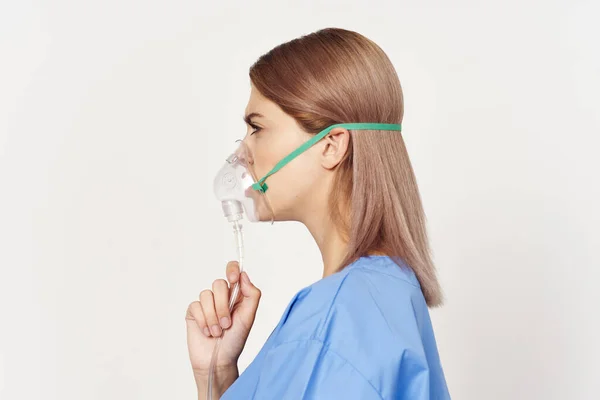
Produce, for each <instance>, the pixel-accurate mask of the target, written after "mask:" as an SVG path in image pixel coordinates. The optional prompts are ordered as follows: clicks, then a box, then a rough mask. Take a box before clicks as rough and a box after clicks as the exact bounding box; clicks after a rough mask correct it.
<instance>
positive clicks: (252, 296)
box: [240, 271, 262, 320]
mask: <svg viewBox="0 0 600 400" xmlns="http://www.w3.org/2000/svg"><path fill="white" fill-rule="evenodd" d="M240 275H241V276H240V292H241V294H242V296H244V299H243V302H242V303H243V307H244V308H245V309H246V312H250V313H251V314H255V313H256V309H257V308H258V302H259V301H260V296H261V294H262V293H261V291H260V289H259V288H257V287H256V286H254V284H253V283H252V282H251V281H250V278H249V277H248V274H247V273H246V271H244V272H242V273H241V274H240ZM246 307H248V308H246ZM252 319H253V320H254V315H252Z"/></svg>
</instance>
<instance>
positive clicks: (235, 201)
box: [213, 140, 275, 222]
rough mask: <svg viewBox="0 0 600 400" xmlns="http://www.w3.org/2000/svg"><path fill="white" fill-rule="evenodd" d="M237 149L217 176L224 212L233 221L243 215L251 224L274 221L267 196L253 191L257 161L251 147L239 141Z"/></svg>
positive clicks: (215, 189) (215, 183)
mask: <svg viewBox="0 0 600 400" xmlns="http://www.w3.org/2000/svg"><path fill="white" fill-rule="evenodd" d="M236 143H237V144H238V147H237V149H236V150H235V152H233V153H232V154H231V155H230V156H229V157H227V159H226V160H225V165H223V167H222V168H221V169H220V170H219V172H218V173H217V175H216V176H215V180H214V184H213V188H214V192H215V195H216V196H217V199H218V200H219V201H221V202H222V205H223V212H224V213H225V216H226V217H227V218H228V219H230V220H233V219H239V218H241V214H242V211H243V213H244V214H245V215H246V218H247V219H248V221H251V222H258V221H271V222H272V221H273V220H274V219H275V217H274V213H273V208H272V207H271V204H270V203H269V199H268V198H267V196H266V194H264V193H260V192H259V191H256V190H254V189H252V185H254V184H255V183H256V182H257V181H256V175H255V174H254V171H253V165H254V158H253V157H252V153H251V152H250V149H249V148H248V146H247V145H246V144H245V143H244V142H243V141H242V140H238V141H237V142H236Z"/></svg>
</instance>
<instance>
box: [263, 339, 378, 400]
mask: <svg viewBox="0 0 600 400" xmlns="http://www.w3.org/2000/svg"><path fill="white" fill-rule="evenodd" d="M253 398H254V399H261V400H271V399H273V400H275V399H277V400H309V399H314V400H319V399H347V400H353V399H357V400H358V399H361V400H371V399H373V400H382V397H381V395H380V394H379V393H378V392H377V390H376V389H375V388H374V387H373V385H372V384H371V383H370V382H369V381H368V380H367V379H366V378H365V377H364V376H363V375H361V373H360V372H359V371H358V370H357V369H356V368H355V367H354V366H353V365H351V364H350V363H349V362H348V361H346V360H345V359H344V358H342V357H341V356H340V355H338V354H337V353H335V352H333V351H332V350H329V349H328V348H327V346H325V345H324V343H323V342H321V341H319V340H299V341H293V342H288V343H283V344H279V345H278V346H276V347H275V348H273V349H271V350H270V351H269V352H268V353H267V354H266V357H265V359H264V363H263V368H262V369H261V371H260V375H259V378H258V385H257V388H256V392H255V394H254V396H253Z"/></svg>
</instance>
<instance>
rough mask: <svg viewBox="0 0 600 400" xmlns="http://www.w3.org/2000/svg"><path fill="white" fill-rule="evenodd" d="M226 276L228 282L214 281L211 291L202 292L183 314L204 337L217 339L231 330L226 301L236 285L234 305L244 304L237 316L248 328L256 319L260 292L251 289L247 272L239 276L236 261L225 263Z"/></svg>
mask: <svg viewBox="0 0 600 400" xmlns="http://www.w3.org/2000/svg"><path fill="white" fill-rule="evenodd" d="M226 275H227V281H226V280H224V279H217V280H215V281H214V282H213V285H212V290H210V289H206V290H203V291H202V292H201V293H200V296H199V298H200V301H195V302H192V303H191V304H190V305H189V307H188V311H187V313H186V319H187V320H191V319H193V320H195V321H196V324H197V325H198V327H199V328H200V330H201V331H202V333H203V334H204V335H205V336H207V337H211V336H212V337H220V336H221V334H222V332H223V329H228V328H229V327H231V325H232V318H231V312H230V311H229V301H230V296H231V293H232V292H233V288H234V286H235V285H236V283H237V284H239V286H240V287H239V290H240V295H238V299H237V301H236V307H237V304H240V303H243V304H241V305H242V308H243V310H240V311H241V314H240V316H241V317H242V319H243V320H244V324H245V325H247V326H251V325H252V323H253V322H254V318H255V316H256V309H257V308H258V302H259V301H260V297H261V291H260V289H258V288H257V287H256V286H254V284H253V283H252V282H251V281H250V279H249V277H248V274H247V273H246V272H242V273H240V267H239V264H238V262H237V261H231V262H229V263H228V264H227V268H226ZM228 282H229V283H228ZM236 309H237V308H236Z"/></svg>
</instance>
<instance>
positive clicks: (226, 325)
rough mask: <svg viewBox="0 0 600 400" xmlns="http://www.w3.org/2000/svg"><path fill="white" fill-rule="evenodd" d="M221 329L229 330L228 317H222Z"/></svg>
mask: <svg viewBox="0 0 600 400" xmlns="http://www.w3.org/2000/svg"><path fill="white" fill-rule="evenodd" d="M221 327H222V328H223V329H227V328H229V317H222V318H221Z"/></svg>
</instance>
